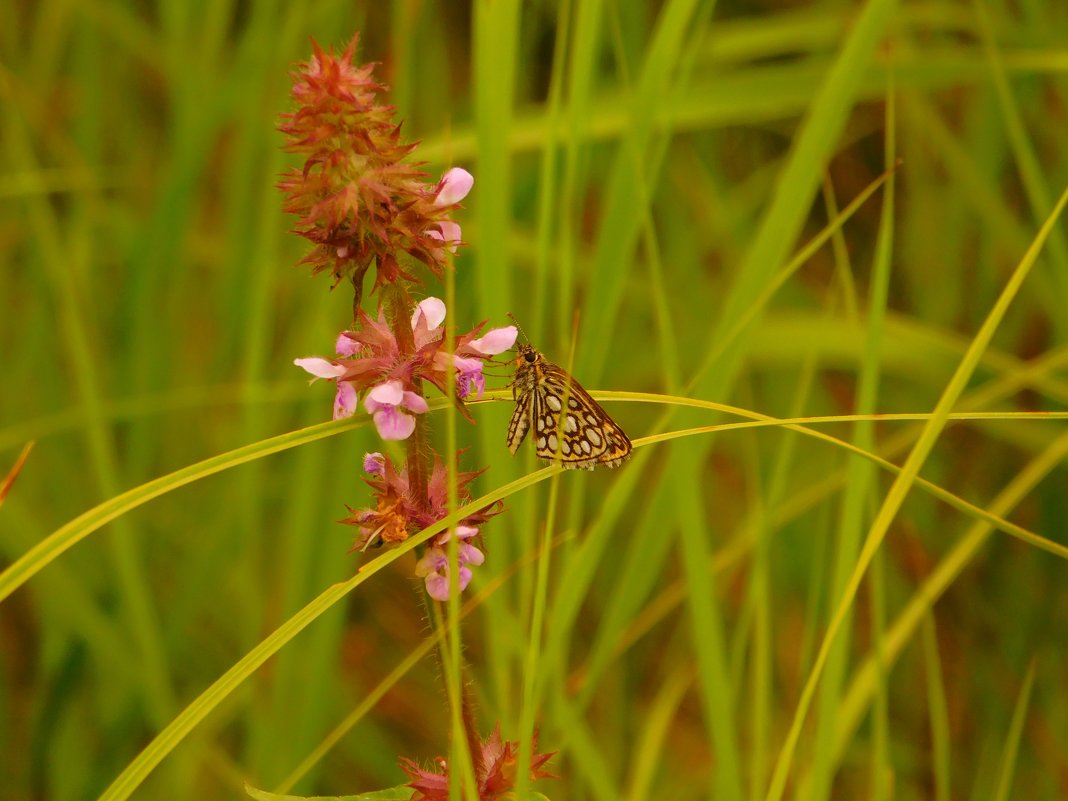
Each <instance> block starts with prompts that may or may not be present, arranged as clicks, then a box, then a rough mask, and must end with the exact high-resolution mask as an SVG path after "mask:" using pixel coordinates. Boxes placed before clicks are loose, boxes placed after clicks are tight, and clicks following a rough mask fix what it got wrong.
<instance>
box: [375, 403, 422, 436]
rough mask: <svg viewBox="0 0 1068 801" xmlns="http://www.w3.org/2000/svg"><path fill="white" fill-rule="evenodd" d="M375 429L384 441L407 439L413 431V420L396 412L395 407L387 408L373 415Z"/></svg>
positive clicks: (408, 415)
mask: <svg viewBox="0 0 1068 801" xmlns="http://www.w3.org/2000/svg"><path fill="white" fill-rule="evenodd" d="M374 419H375V428H377V429H378V436H380V437H382V439H385V440H399V439H408V437H410V436H411V435H412V432H413V431H415V418H414V417H412V416H411V415H410V414H404V413H403V412H400V411H398V410H397V407H396V406H387V407H383V408H381V409H379V410H378V411H377V412H375V413H374Z"/></svg>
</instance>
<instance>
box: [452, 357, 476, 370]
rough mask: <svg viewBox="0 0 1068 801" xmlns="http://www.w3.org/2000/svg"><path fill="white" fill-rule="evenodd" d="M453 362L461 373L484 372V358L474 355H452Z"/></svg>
mask: <svg viewBox="0 0 1068 801" xmlns="http://www.w3.org/2000/svg"><path fill="white" fill-rule="evenodd" d="M452 364H453V367H455V368H456V369H457V370H459V371H460V372H461V373H481V372H482V360H481V359H476V358H475V357H473V356H456V355H455V354H454V355H453V357H452Z"/></svg>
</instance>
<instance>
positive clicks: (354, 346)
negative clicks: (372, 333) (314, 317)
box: [334, 331, 360, 356]
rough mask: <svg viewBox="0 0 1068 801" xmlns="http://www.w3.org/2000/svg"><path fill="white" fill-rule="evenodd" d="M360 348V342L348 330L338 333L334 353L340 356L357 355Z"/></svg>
mask: <svg viewBox="0 0 1068 801" xmlns="http://www.w3.org/2000/svg"><path fill="white" fill-rule="evenodd" d="M359 349H360V343H359V342H357V341H356V340H355V339H353V338H352V337H350V336H349V334H348V332H347V331H342V332H341V333H340V334H338V335H337V342H335V343H334V353H336V354H337V355H338V356H355V355H356V351H358V350H359Z"/></svg>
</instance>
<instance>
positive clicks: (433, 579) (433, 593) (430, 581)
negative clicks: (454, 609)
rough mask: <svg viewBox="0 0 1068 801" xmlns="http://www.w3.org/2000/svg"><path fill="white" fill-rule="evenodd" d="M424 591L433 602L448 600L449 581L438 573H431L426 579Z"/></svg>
mask: <svg viewBox="0 0 1068 801" xmlns="http://www.w3.org/2000/svg"><path fill="white" fill-rule="evenodd" d="M426 591H427V594H428V595H429V596H430V597H431V598H433V599H434V600H435V601H447V600H449V579H448V578H447V577H446V576H443V575H441V574H440V573H431V574H430V575H429V576H427V577H426Z"/></svg>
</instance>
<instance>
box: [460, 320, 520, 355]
mask: <svg viewBox="0 0 1068 801" xmlns="http://www.w3.org/2000/svg"><path fill="white" fill-rule="evenodd" d="M518 334H519V331H518V330H517V329H516V327H515V326H514V325H508V326H505V327H504V328H494V329H493V330H492V331H487V332H486V333H485V334H484V335H483V336H480V337H479V338H478V339H472V340H471V341H470V342H468V343H467V344H468V345H469V346H471V347H472V348H474V349H475V350H477V351H478V352H479V353H484V354H486V355H487V356H496V355H497V354H498V353H504V352H505V351H506V350H508V349H509V348H511V347H512V345H514V344H515V338H516V336H518Z"/></svg>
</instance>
